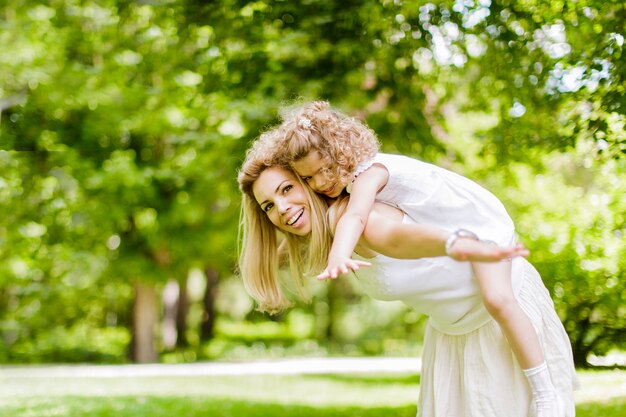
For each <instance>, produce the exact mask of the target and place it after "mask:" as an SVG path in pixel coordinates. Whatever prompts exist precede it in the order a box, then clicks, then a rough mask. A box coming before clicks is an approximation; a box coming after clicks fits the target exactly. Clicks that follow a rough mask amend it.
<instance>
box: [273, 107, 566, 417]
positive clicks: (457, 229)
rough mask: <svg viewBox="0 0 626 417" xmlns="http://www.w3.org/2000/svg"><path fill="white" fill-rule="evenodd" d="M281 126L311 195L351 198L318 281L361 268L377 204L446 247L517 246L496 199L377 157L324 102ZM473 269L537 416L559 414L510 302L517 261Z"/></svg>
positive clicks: (361, 128) (397, 159)
mask: <svg viewBox="0 0 626 417" xmlns="http://www.w3.org/2000/svg"><path fill="white" fill-rule="evenodd" d="M281 129H282V130H283V137H282V139H280V141H281V144H280V145H279V148H280V149H282V150H283V151H282V152H283V154H284V155H283V156H284V158H286V160H287V161H289V163H290V165H291V166H292V167H293V169H294V170H295V171H296V173H297V174H298V175H299V176H300V177H301V178H302V179H303V180H304V181H306V182H307V183H308V184H309V185H310V186H311V188H312V189H313V190H314V191H315V192H317V193H319V194H323V195H325V196H327V197H329V198H336V197H338V196H340V195H341V194H342V193H343V192H344V190H345V191H347V192H348V193H349V194H350V199H349V202H348V206H347V208H346V210H345V213H344V214H343V215H342V216H341V218H340V220H339V222H338V224H337V227H336V231H335V238H334V241H333V244H332V248H331V250H330V254H329V257H328V263H327V266H326V269H325V270H324V272H322V273H321V274H320V275H319V276H318V278H320V279H326V278H333V279H334V278H336V277H337V276H338V275H340V274H345V273H347V272H348V271H349V270H357V269H358V267H359V266H362V265H360V264H359V263H357V262H356V261H355V260H354V259H352V253H353V251H354V248H355V246H356V244H357V242H358V240H359V237H360V236H361V235H362V233H363V230H364V228H365V225H366V222H367V219H368V215H369V213H370V211H371V209H372V207H373V205H374V202H375V201H380V202H384V203H387V204H390V205H392V206H394V207H398V208H400V209H401V210H402V211H404V212H405V213H406V215H407V216H409V217H410V218H412V219H413V220H414V221H416V222H417V223H423V224H430V225H434V226H437V227H439V228H441V229H443V230H447V231H449V232H453V234H452V235H451V236H450V239H449V241H448V244H447V245H446V247H449V246H450V244H452V243H453V242H454V240H455V239H456V238H458V237H459V236H467V235H471V236H474V237H476V236H480V237H481V238H482V239H486V240H489V241H491V242H493V243H495V244H497V245H500V246H510V245H512V244H514V242H515V229H514V225H513V222H512V220H511V219H510V217H509V215H508V214H507V212H506V209H505V208H504V206H503V205H502V203H501V202H500V201H499V200H498V199H497V198H496V197H495V196H494V195H493V194H491V193H490V192H488V191H487V190H485V189H484V188H482V187H480V186H479V185H478V184H476V183H474V182H472V181H470V180H469V179H467V178H464V177H462V176H460V175H457V174H455V173H453V172H450V171H447V170H445V169H443V168H440V167H437V166H435V165H431V164H427V163H424V162H421V161H418V160H416V159H412V158H407V157H404V156H400V155H387V154H382V153H378V149H379V144H378V141H377V139H376V136H375V134H374V133H373V132H372V131H371V130H370V129H369V128H367V127H366V126H365V125H364V124H362V123H361V122H359V121H357V120H355V119H354V118H351V117H348V116H347V115H345V114H342V113H340V112H338V111H335V110H333V109H331V108H330V106H329V105H328V103H326V102H313V103H309V104H306V105H304V106H302V107H301V108H300V109H296V110H295V111H292V113H291V114H288V115H287V116H285V117H284V121H283V123H282V125H281ZM463 228H467V229H469V230H471V231H472V232H467V231H465V230H463ZM472 267H473V269H474V273H475V276H476V279H477V281H478V284H479V286H480V289H481V293H482V297H483V301H484V304H485V307H486V308H487V311H489V313H490V314H491V316H492V317H493V318H494V319H495V320H496V321H497V322H498V323H499V325H500V326H501V328H502V330H503V332H504V333H505V335H506V337H507V339H508V341H509V343H510V346H511V348H512V351H513V353H514V354H515V357H516V358H517V361H518V362H519V364H520V366H521V368H522V369H523V371H524V373H525V374H526V376H527V377H528V382H529V384H530V386H531V389H532V393H533V400H534V407H535V409H536V415H537V417H553V416H555V417H556V416H561V415H562V412H561V411H560V405H559V398H558V396H557V394H556V389H555V387H554V385H553V383H552V378H551V375H550V372H549V370H548V367H547V364H546V362H545V358H544V354H543V351H542V348H541V346H540V343H539V339H538V337H537V334H536V332H535V329H534V327H533V325H532V323H531V321H530V319H529V317H528V316H527V314H526V313H525V312H524V310H522V308H521V307H520V305H519V304H518V302H517V300H516V298H515V297H516V295H517V294H518V292H519V286H520V285H521V282H520V280H521V278H520V277H521V276H522V270H523V263H522V261H521V259H514V260H513V261H510V262H500V263H494V264H486V263H480V262H473V263H472Z"/></svg>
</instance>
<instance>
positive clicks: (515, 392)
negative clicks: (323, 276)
mask: <svg viewBox="0 0 626 417" xmlns="http://www.w3.org/2000/svg"><path fill="white" fill-rule="evenodd" d="M373 162H376V163H381V164H382V165H384V166H385V167H386V168H387V169H388V170H389V181H388V183H387V185H386V186H385V188H384V189H383V190H381V192H380V193H379V194H378V196H377V200H378V201H381V202H384V203H387V204H390V205H393V206H396V207H398V208H400V209H401V210H402V211H404V213H405V216H404V219H403V221H404V222H409V223H411V222H414V223H427V224H431V225H436V226H438V227H440V228H442V229H445V230H449V231H454V230H456V229H459V228H465V229H469V230H471V231H473V232H475V233H477V234H478V235H479V236H480V237H481V238H486V239H489V240H493V241H495V242H496V243H498V244H500V245H510V244H512V243H513V242H514V240H515V231H514V226H513V222H512V221H511V219H510V217H509V216H508V214H507V213H506V210H505V209H504V206H503V205H502V203H501V202H500V201H499V200H498V199H497V198H496V197H495V196H493V194H491V193H489V192H488V191H487V190H485V189H484V188H482V187H480V186H479V185H478V184H476V183H474V182H472V181H470V180H468V179H467V178H464V177H462V176H460V175H457V174H454V173H452V172H450V171H447V170H445V169H443V168H440V167H437V166H434V165H431V164H427V163H424V162H421V161H418V160H415V159H411V158H407V157H403V156H397V155H385V154H379V155H378V156H377V157H376V158H375V160H374V161H373ZM369 166H371V163H369V164H367V165H364V166H362V167H361V168H360V169H359V170H357V174H356V175H358V174H359V173H360V172H363V170H365V169H367V167H369ZM370 261H372V263H373V265H372V267H371V268H363V269H361V270H359V271H357V272H356V273H355V275H356V276H357V280H358V282H359V284H360V286H361V287H362V288H363V290H364V292H366V293H367V294H368V295H369V296H371V297H372V298H375V299H380V300H400V301H402V302H404V303H405V304H407V305H408V306H410V307H412V308H413V309H415V310H416V311H418V312H420V313H423V314H425V315H427V316H428V317H429V320H428V325H427V328H426V334H425V337H424V352H423V356H422V373H421V390H420V397H419V402H418V413H417V416H418V417H503V416H506V417H528V416H529V406H530V399H531V393H530V387H529V386H528V382H527V380H526V377H525V376H524V374H523V372H522V370H521V368H520V366H519V364H518V363H517V360H516V359H515V357H514V355H513V352H512V351H511V348H510V345H509V344H508V342H507V340H506V339H505V337H504V335H503V333H502V331H501V330H500V327H499V325H498V324H497V323H496V322H495V320H493V319H492V318H491V316H490V315H489V314H488V312H487V311H486V309H485V307H484V304H483V303H482V298H481V294H480V289H479V287H478V283H477V281H476V279H475V277H474V275H473V271H472V268H471V265H470V264H469V263H467V262H456V261H454V260H453V259H451V258H448V257H435V258H425V259H393V258H389V257H386V256H383V255H378V256H377V257H375V258H374V259H372V260H370ZM511 278H512V285H513V292H514V294H515V297H516V299H517V300H518V302H519V304H520V306H521V307H522V308H523V309H524V311H525V312H526V314H527V315H528V316H529V318H530V320H531V322H532V324H533V326H534V327H535V330H536V331H537V334H538V336H539V340H540V343H541V345H542V348H543V351H544V355H545V358H546V362H547V364H548V368H549V370H550V375H551V377H552V380H553V382H554V384H555V386H556V388H557V390H558V392H559V395H560V396H561V398H562V400H563V401H564V403H565V406H566V414H565V416H564V417H570V416H574V415H575V409H574V400H573V390H574V389H575V388H577V386H578V380H577V377H576V373H575V369H574V365H573V359H572V351H571V346H570V342H569V339H568V337H567V333H566V332H565V329H564V328H563V325H562V324H561V321H560V320H559V318H558V316H557V314H556V311H555V309H554V304H553V302H552V299H551V298H550V294H549V293H548V290H547V289H546V288H545V286H544V285H543V282H542V281H541V277H540V276H539V274H538V273H537V271H536V270H535V269H534V268H533V266H532V265H531V264H530V263H528V262H527V261H526V260H524V259H522V258H516V259H514V260H513V265H512V277H511Z"/></svg>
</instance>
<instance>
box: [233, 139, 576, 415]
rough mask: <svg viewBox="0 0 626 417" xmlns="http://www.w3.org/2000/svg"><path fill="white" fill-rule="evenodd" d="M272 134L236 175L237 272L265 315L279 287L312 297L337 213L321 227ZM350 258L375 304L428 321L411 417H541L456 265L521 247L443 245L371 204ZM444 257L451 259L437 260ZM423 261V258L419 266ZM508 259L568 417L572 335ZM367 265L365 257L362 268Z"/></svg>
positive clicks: (539, 288) (280, 296) (442, 237)
mask: <svg viewBox="0 0 626 417" xmlns="http://www.w3.org/2000/svg"><path fill="white" fill-rule="evenodd" d="M275 134H277V133H276V132H269V133H267V134H265V135H263V136H262V137H261V138H260V139H259V140H258V141H257V142H256V143H255V144H254V145H253V147H252V148H251V149H250V151H249V152H248V154H247V157H246V161H245V162H244V164H243V167H242V170H241V172H240V174H239V184H240V188H241V191H242V193H243V211H242V228H241V231H242V238H243V240H242V248H241V262H240V266H241V274H242V277H243V280H244V283H245V286H246V289H247V290H248V292H249V293H250V295H251V296H252V297H253V298H255V299H256V300H257V302H259V307H260V309H261V310H266V311H270V312H275V311H280V310H282V309H284V308H285V307H287V306H289V304H290V301H289V300H288V299H287V297H286V296H285V295H284V292H283V288H289V287H292V288H293V290H294V291H295V293H296V295H297V296H298V298H301V299H305V300H306V299H308V296H307V293H306V290H305V286H304V285H303V281H302V279H301V277H302V276H303V272H308V273H309V274H314V273H315V272H317V271H320V270H322V269H323V268H324V266H325V261H326V256H327V254H328V250H329V248H330V242H331V239H330V233H329V231H330V230H331V229H332V227H331V226H332V225H333V223H334V222H335V220H334V219H336V218H337V217H338V212H340V211H341V205H342V203H341V202H338V204H335V205H333V207H332V208H331V211H330V213H331V216H330V219H331V220H330V221H327V220H326V216H325V212H326V206H325V203H324V201H323V200H320V199H319V198H318V197H317V196H316V195H315V194H314V193H312V192H311V191H310V190H308V188H307V187H306V186H304V185H303V184H302V183H301V182H300V180H299V178H298V177H297V176H295V175H294V174H293V173H292V172H291V171H290V170H289V169H287V168H285V167H284V164H283V161H280V160H279V159H278V157H277V156H276V155H278V154H280V152H278V149H275V143H276V141H275V140H274V139H275V137H274V135H275ZM277 230H278V231H280V232H282V234H283V235H284V236H285V242H286V243H285V245H286V246H287V248H288V253H289V259H290V262H289V264H290V266H291V271H292V280H291V281H290V282H288V283H284V284H283V283H280V282H279V280H278V278H277V277H278V274H277V270H278V265H279V244H278V239H277V236H276V232H277ZM446 241H447V242H448V245H446ZM446 246H448V248H449V250H448V251H446V249H445V247H446ZM259 251H262V253H259ZM455 251H458V252H455ZM356 252H357V253H358V254H359V255H361V256H362V257H364V258H370V259H371V260H372V263H374V266H373V267H372V268H362V269H361V270H359V271H358V272H357V273H356V275H357V279H358V280H359V282H360V283H361V284H362V286H363V288H364V290H365V292H367V293H368V294H369V295H371V296H373V297H375V298H378V299H383V300H401V301H403V302H405V303H406V304H407V305H409V306H411V307H413V308H414V309H416V310H417V311H419V312H421V313H424V314H426V315H428V316H429V322H428V326H427V330H426V335H425V340H424V354H423V357H422V363H423V369H422V375H421V378H422V379H421V381H422V383H421V386H422V387H421V392H420V400H419V404H418V416H433V417H434V416H481V417H488V416H493V417H496V416H513V417H518V416H519V417H527V416H528V415H529V413H534V412H535V411H536V410H535V408H536V407H537V406H539V405H540V404H539V405H536V404H533V405H532V407H531V392H530V389H529V386H528V382H527V381H526V379H525V377H524V374H523V373H522V371H521V369H520V367H519V365H518V364H517V362H516V360H515V358H514V356H513V353H512V351H511V350H510V348H509V345H508V343H507V341H506V339H505V337H504V335H503V334H502V332H501V331H500V328H499V326H498V325H497V324H496V323H495V322H494V321H493V320H492V319H491V317H490V316H489V314H488V312H487V311H486V309H485V307H484V304H483V303H482V300H481V297H480V289H479V287H478V284H477V282H476V280H475V279H474V277H473V274H472V270H471V266H470V265H469V264H468V263H467V262H457V261H458V260H460V259H465V260H476V261H485V260H489V259H490V260H496V259H500V258H506V257H510V256H517V255H518V254H520V253H522V248H519V247H517V248H508V249H504V248H496V247H493V246H489V245H487V244H485V243H482V242H478V241H475V240H472V239H471V238H467V237H465V238H459V236H454V235H452V237H450V234H449V233H447V232H444V231H441V230H437V229H433V228H428V227H426V226H424V225H418V224H415V223H414V222H413V221H412V220H411V218H410V217H408V216H405V215H403V213H402V212H400V211H398V210H396V209H394V208H392V207H389V206H385V205H377V206H376V207H375V209H374V210H373V211H372V213H371V215H370V217H369V218H368V220H367V224H366V228H365V231H364V233H363V235H362V237H361V239H360V241H359V244H358V246H357V248H356ZM446 252H448V255H450V256H452V257H455V258H456V260H454V259H452V258H451V257H445V256H443V255H445V254H446ZM423 257H429V258H426V259H416V258H423ZM402 258H403V259H402ZM513 262H517V263H521V264H522V267H523V268H524V271H525V273H524V274H523V280H522V282H516V283H514V288H515V294H516V298H517V299H518V301H519V303H520V304H521V305H522V307H523V308H524V309H525V310H526V311H527V313H528V315H529V317H530V318H531V320H532V323H533V325H534V326H535V328H536V330H537V333H538V335H539V338H540V341H541V343H542V347H543V349H544V352H545V356H546V360H547V363H548V367H549V370H550V375H551V378H552V382H553V383H554V385H555V386H556V388H557V390H558V393H559V397H560V400H561V402H562V406H563V407H562V408H563V410H562V413H560V414H558V415H559V416H561V417H562V416H572V415H574V403H573V398H572V397H573V396H572V390H573V387H574V385H576V383H577V382H576V376H575V371H574V368H573V362H572V356H571V349H570V346H569V341H568V339H567V335H566V333H565V331H564V329H563V327H562V325H561V323H560V321H559V319H558V317H557V315H556V313H555V311H554V306H553V304H552V301H551V300H550V297H549V294H548V292H547V290H546V289H545V287H544V286H543V284H542V282H541V279H540V277H539V276H538V274H537V272H536V271H535V270H534V268H532V266H531V265H530V264H529V263H528V262H526V261H525V260H523V259H522V258H515V259H514V260H513ZM365 265H368V263H367V262H365V261H360V264H359V266H365Z"/></svg>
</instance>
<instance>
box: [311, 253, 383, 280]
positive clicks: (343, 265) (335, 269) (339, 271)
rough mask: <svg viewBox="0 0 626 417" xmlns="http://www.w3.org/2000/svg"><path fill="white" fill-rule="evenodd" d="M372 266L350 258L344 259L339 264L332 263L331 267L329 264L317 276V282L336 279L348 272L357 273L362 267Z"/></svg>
mask: <svg viewBox="0 0 626 417" xmlns="http://www.w3.org/2000/svg"><path fill="white" fill-rule="evenodd" d="M371 265H372V264H371V263H369V262H366V261H360V260H357V259H352V258H344V259H342V260H340V261H339V262H334V263H333V265H331V264H330V263H329V264H328V266H327V267H326V269H324V271H322V273H321V274H319V275H318V276H317V279H319V280H325V279H336V278H337V277H338V276H340V275H343V274H347V273H348V272H350V271H358V270H359V268H361V267H362V266H371Z"/></svg>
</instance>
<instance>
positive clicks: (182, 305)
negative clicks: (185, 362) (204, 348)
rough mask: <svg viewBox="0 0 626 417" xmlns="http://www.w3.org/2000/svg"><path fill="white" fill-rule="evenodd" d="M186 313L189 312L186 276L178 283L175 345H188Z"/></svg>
mask: <svg viewBox="0 0 626 417" xmlns="http://www.w3.org/2000/svg"><path fill="white" fill-rule="evenodd" d="M187 313H189V295H188V294H187V278H186V277H185V278H184V279H183V280H182V282H181V283H180V291H179V292H178V311H177V312H176V333H177V334H178V338H177V339H176V346H177V347H187V346H189V340H188V339H187Z"/></svg>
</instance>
